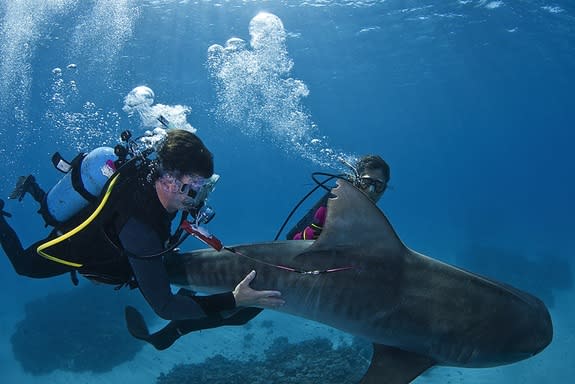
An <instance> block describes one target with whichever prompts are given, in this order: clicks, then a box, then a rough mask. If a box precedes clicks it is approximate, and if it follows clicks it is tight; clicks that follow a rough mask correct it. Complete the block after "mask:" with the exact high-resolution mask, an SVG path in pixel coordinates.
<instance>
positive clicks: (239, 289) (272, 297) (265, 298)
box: [233, 271, 285, 309]
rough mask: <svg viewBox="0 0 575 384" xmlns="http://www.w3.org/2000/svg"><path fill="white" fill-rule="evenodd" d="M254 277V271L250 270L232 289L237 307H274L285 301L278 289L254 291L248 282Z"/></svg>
mask: <svg viewBox="0 0 575 384" xmlns="http://www.w3.org/2000/svg"><path fill="white" fill-rule="evenodd" d="M255 277H256V271H251V272H250V273H248V274H247V275H246V277H244V279H243V280H242V281H240V283H239V284H238V285H237V286H236V288H235V289H234V292H233V293H234V299H236V305H237V306H238V307H258V308H269V309H274V308H278V307H281V306H282V305H284V304H285V301H284V300H282V299H281V295H282V294H281V292H279V291H256V290H255V289H252V288H251V287H250V283H251V282H252V280H253V279H254V278H255Z"/></svg>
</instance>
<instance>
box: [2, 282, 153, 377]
mask: <svg viewBox="0 0 575 384" xmlns="http://www.w3.org/2000/svg"><path fill="white" fill-rule="evenodd" d="M123 291H125V290H120V291H114V290H113V289H111V288H110V287H108V286H86V287H81V288H72V289H71V290H70V291H69V292H62V293H58V294H52V295H49V296H46V297H43V298H40V299H37V300H35V301H32V302H30V303H27V304H26V308H25V313H26V317H25V318H24V319H23V320H22V321H20V322H19V323H18V324H17V325H16V330H15V332H14V334H13V335H12V337H11V342H12V350H13V353H14V356H15V357H16V360H18V361H19V362H20V364H21V365H22V368H23V369H24V371H25V372H29V373H32V374H35V375H40V374H47V373H50V372H52V371H55V370H62V371H73V372H82V371H91V372H106V371H110V370H111V369H112V368H114V367H115V366H117V365H120V364H122V363H124V362H126V361H129V360H132V358H133V357H134V356H135V355H136V353H137V352H138V351H140V349H142V347H143V346H144V345H143V344H142V343H141V342H139V341H138V340H136V339H134V338H132V337H131V336H130V334H129V333H128V331H127V329H126V326H125V323H124V305H126V304H131V305H134V301H135V299H133V298H131V297H133V296H134V295H131V296H129V295H130V293H129V292H123Z"/></svg>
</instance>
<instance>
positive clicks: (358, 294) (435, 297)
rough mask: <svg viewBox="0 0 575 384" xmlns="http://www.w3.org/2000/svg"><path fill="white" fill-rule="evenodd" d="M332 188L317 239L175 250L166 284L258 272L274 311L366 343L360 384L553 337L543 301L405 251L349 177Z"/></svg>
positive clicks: (394, 383)
mask: <svg viewBox="0 0 575 384" xmlns="http://www.w3.org/2000/svg"><path fill="white" fill-rule="evenodd" d="M332 194H333V197H332V198H330V199H329V201H328V203H327V204H328V205H327V206H328V209H327V212H328V213H327V218H326V222H325V225H324V229H323V231H322V233H321V235H320V236H319V238H318V239H317V240H315V241H302V240H293V241H274V242H267V243H259V244H247V245H238V246H234V247H229V248H228V249H223V250H221V251H216V250H213V249H206V250H199V251H194V252H188V253H179V254H173V255H170V256H169V257H167V259H166V265H167V268H168V273H169V275H170V278H171V281H172V283H174V284H177V285H181V286H186V287H189V288H191V289H193V290H195V291H200V292H206V293H216V292H222V291H230V290H233V289H234V287H235V285H236V284H237V283H238V282H239V281H241V280H242V279H243V277H244V276H245V275H246V274H247V273H248V272H250V271H251V270H256V271H257V276H256V278H255V280H254V281H253V282H252V284H251V286H252V287H253V288H254V289H277V290H279V291H281V292H282V297H283V299H285V305H283V306H282V307H280V308H278V309H277V310H278V311H280V312H285V313H289V314H292V315H295V316H300V317H303V318H306V319H310V320H313V321H317V322H320V323H324V324H326V325H328V326H331V327H334V328H337V329H339V330H342V331H344V332H347V333H350V334H353V335H356V336H359V337H362V338H364V339H367V340H369V341H371V342H372V343H373V355H372V360H371V364H370V366H369V368H368V370H367V372H366V373H365V375H364V376H363V378H362V380H361V383H362V384H374V383H386V384H402V383H408V382H410V381H412V380H414V379H415V378H416V377H417V376H419V375H420V374H421V373H423V372H424V371H425V370H427V369H428V368H430V367H433V366H435V365H443V366H456V367H493V366H498V365H504V364H509V363H513V362H516V361H520V360H523V359H526V358H529V357H531V356H533V355H535V354H537V353H539V352H541V351H542V350H543V349H544V348H545V347H546V346H547V345H548V344H549V343H550V342H551V340H552V337H553V326H552V322H551V317H550V315H549V312H548V310H547V308H546V306H545V304H544V303H543V302H542V301H541V300H539V299H538V298H536V297H534V296H532V295H530V294H528V293H526V292H522V291H520V290H518V289H515V288H513V287H511V286H509V285H506V284H503V283H499V282H496V281H494V280H490V279H488V278H486V277H482V276H479V275H477V274H474V273H471V272H468V271H465V270H462V269H460V268H457V267H455V266H451V265H449V264H446V263H444V262H441V261H439V260H436V259H433V258H431V257H428V256H425V255H423V254H421V253H418V252H415V251H413V250H411V249H410V248H408V247H407V246H406V245H404V244H403V242H402V241H401V240H400V238H399V237H398V235H397V234H396V232H395V231H394V229H393V228H392V226H391V224H390V223H389V221H388V220H387V218H386V217H385V215H384V214H383V212H382V211H380V210H379V209H378V207H377V206H376V205H375V204H374V203H373V202H372V201H371V200H370V199H369V198H368V197H367V196H366V195H365V194H364V193H363V192H361V191H360V190H358V189H357V188H355V187H354V186H353V185H352V184H349V183H348V182H346V181H342V180H339V181H338V182H337V186H336V187H335V188H334V189H333V190H332ZM327 271H330V272H327Z"/></svg>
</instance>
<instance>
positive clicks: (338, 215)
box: [310, 180, 406, 252]
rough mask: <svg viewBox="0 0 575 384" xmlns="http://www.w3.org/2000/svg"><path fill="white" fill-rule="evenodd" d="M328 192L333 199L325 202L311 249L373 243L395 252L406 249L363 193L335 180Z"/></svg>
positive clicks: (383, 216) (347, 183)
mask: <svg viewBox="0 0 575 384" xmlns="http://www.w3.org/2000/svg"><path fill="white" fill-rule="evenodd" d="M331 192H332V194H333V195H334V196H335V197H333V198H330V199H329V200H328V203H327V217H326V220H325V224H324V227H323V230H322V232H321V235H320V236H319V238H318V239H317V240H316V241H315V243H314V245H313V248H314V249H316V250H317V249H318V248H319V249H324V248H325V249H333V248H334V247H354V246H357V245H358V244H362V245H364V246H365V244H372V245H374V246H375V245H378V246H379V247H382V248H383V249H386V250H390V251H394V252H399V251H403V250H405V248H406V247H405V245H404V244H403V243H402V242H401V240H400V239H399V237H398V236H397V234H396V233H395V231H394V230H393V227H392V226H391V224H390V223H389V221H388V220H387V218H386V217H385V215H384V214H383V212H381V210H379V208H377V206H376V205H375V204H374V203H373V201H371V200H370V199H369V197H367V195H366V194H364V193H363V192H361V191H360V190H359V189H357V188H356V187H354V186H353V185H352V184H350V183H349V182H347V181H344V180H338V181H337V187H336V188H334V189H333V190H332V191H331ZM310 250H311V248H310Z"/></svg>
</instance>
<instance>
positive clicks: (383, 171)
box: [276, 155, 391, 240]
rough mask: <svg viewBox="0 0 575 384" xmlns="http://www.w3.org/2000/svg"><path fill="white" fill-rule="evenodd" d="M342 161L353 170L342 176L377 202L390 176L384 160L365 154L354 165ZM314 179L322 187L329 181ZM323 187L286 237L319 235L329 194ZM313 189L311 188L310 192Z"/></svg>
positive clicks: (298, 237) (306, 238)
mask: <svg viewBox="0 0 575 384" xmlns="http://www.w3.org/2000/svg"><path fill="white" fill-rule="evenodd" d="M342 162H343V163H344V164H345V165H346V166H348V167H349V168H350V169H351V170H352V172H353V174H351V175H347V176H343V178H345V179H347V180H348V181H350V182H351V183H353V185H355V186H356V187H357V188H358V189H360V190H361V191H363V192H364V193H365V194H366V195H367V196H368V197H369V198H370V199H371V200H372V201H373V202H374V203H377V202H378V201H379V199H381V197H382V196H383V193H384V192H385V190H386V189H387V185H388V183H389V179H390V177H391V175H390V169H389V165H388V164H387V163H386V162H385V160H383V159H382V158H381V157H380V156H377V155H366V156H363V157H361V158H360V159H359V160H358V161H357V163H356V165H355V166H353V165H351V164H349V163H347V162H346V161H344V160H342ZM321 175H324V176H330V179H331V178H333V177H338V178H340V177H342V176H334V175H329V174H321ZM314 181H316V183H318V187H319V186H322V187H323V184H324V183H325V182H327V181H329V179H328V180H325V181H324V182H322V183H319V182H317V180H316V179H315V178H314ZM323 188H324V189H326V190H327V192H326V193H325V194H324V195H323V197H322V198H321V199H319V201H318V202H317V203H316V204H315V205H314V206H313V207H312V208H311V209H310V210H309V211H308V213H307V214H306V215H305V216H304V217H303V218H302V219H301V220H300V221H299V222H298V223H297V224H296V225H295V226H294V227H293V228H292V229H291V230H290V231H289V232H288V234H287V236H286V239H288V240H316V239H317V238H318V237H319V235H320V234H321V231H322V229H323V225H324V223H325V218H326V216H327V200H328V198H329V197H330V196H331V192H330V190H329V189H327V188H325V187H323ZM314 190H315V189H314ZM314 190H312V192H313V191H314ZM308 196H309V194H308ZM306 197H307V196H306ZM300 204H301V202H300ZM298 205H299V204H298ZM292 213H293V211H292ZM290 216H291V214H290ZM286 222H287V220H286ZM284 225H285V223H284ZM280 231H281V230H280ZM278 235H279V233H278ZM277 237H278V236H276V238H277Z"/></svg>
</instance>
